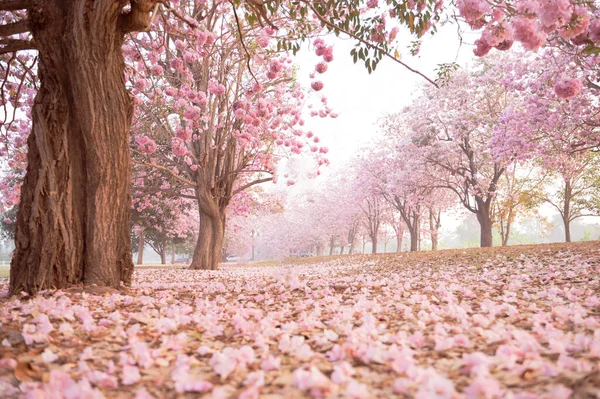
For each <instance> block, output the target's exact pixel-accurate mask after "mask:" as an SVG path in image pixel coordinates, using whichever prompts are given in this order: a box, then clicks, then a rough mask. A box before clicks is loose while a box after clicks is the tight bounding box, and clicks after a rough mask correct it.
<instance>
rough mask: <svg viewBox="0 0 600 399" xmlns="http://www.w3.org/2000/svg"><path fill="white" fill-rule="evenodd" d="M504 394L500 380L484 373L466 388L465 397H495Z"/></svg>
mask: <svg viewBox="0 0 600 399" xmlns="http://www.w3.org/2000/svg"><path fill="white" fill-rule="evenodd" d="M502 394H503V392H502V388H501V387H500V384H499V383H498V381H496V380H495V379H493V378H491V377H486V376H484V375H482V374H479V375H478V376H477V377H476V378H475V380H474V381H473V382H472V383H471V385H469V386H468V387H467V389H465V399H494V398H500V397H502Z"/></svg>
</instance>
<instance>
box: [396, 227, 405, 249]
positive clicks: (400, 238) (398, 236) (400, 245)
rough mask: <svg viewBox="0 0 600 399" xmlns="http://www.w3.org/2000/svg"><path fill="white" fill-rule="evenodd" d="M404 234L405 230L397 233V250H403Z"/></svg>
mask: <svg viewBox="0 0 600 399" xmlns="http://www.w3.org/2000/svg"><path fill="white" fill-rule="evenodd" d="M403 235H404V231H401V232H398V233H397V234H396V252H397V253H400V252H402V236H403Z"/></svg>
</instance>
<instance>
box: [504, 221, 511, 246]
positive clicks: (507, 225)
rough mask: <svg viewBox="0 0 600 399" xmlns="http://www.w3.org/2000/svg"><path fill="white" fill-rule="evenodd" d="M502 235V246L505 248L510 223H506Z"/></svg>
mask: <svg viewBox="0 0 600 399" xmlns="http://www.w3.org/2000/svg"><path fill="white" fill-rule="evenodd" d="M503 230H504V232H503V233H502V246H503V247H506V246H507V245H508V238H509V237H510V222H508V221H507V222H506V228H504V229H503Z"/></svg>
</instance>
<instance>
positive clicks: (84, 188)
mask: <svg viewBox="0 0 600 399" xmlns="http://www.w3.org/2000/svg"><path fill="white" fill-rule="evenodd" d="M163 3H164V4H169V2H168V1H160V2H158V1H155V0H135V1H130V0H119V1H109V0H73V1H65V0H2V1H0V11H3V15H2V16H1V18H2V20H1V21H0V22H2V24H3V25H2V26H1V29H0V37H1V39H0V56H2V65H3V71H5V76H4V79H5V81H6V80H7V79H9V80H10V78H9V76H12V74H13V73H14V71H15V70H18V71H17V74H20V75H33V74H34V73H35V74H36V77H37V78H39V86H38V90H37V94H36V99H35V103H33V104H32V105H31V109H30V110H29V111H30V114H31V118H32V130H31V133H30V134H29V138H28V155H27V164H28V166H27V173H26V176H25V178H24V180H23V185H22V188H21V202H20V206H19V214H18V216H17V222H16V232H17V234H16V242H15V244H16V250H15V256H14V258H13V261H12V263H11V282H10V292H11V293H15V292H19V291H21V290H25V291H27V292H35V291H38V290H40V289H44V288H47V287H65V286H68V285H71V284H77V283H81V282H83V283H86V284H98V285H103V286H109V287H115V288H118V287H119V286H120V284H121V283H122V282H123V283H129V282H130V280H131V275H132V271H133V262H132V260H131V251H130V249H131V244H130V242H129V239H128V237H129V216H130V188H129V184H130V173H131V172H130V169H131V160H130V157H129V148H128V144H129V137H128V133H129V131H130V126H131V116H132V114H133V107H132V105H133V104H132V100H131V98H130V96H129V94H128V92H127V90H126V85H125V80H124V72H125V62H124V58H123V53H122V44H123V42H124V39H125V36H126V35H127V34H128V33H131V32H138V31H146V30H148V29H150V27H151V26H152V22H153V20H159V18H155V17H156V16H157V14H158V13H160V8H159V7H160V4H163ZM241 5H244V6H245V13H244V18H246V19H247V20H249V21H253V22H255V23H259V24H266V25H273V22H272V20H275V21H279V19H278V18H275V17H277V16H281V17H282V20H283V21H284V22H285V21H287V22H289V23H296V25H295V26H293V27H291V28H289V29H285V31H287V32H293V33H294V34H293V35H290V36H291V37H288V38H282V39H281V43H282V46H284V47H285V48H290V49H291V48H293V49H295V50H297V49H298V48H299V45H298V44H297V42H298V40H302V39H305V38H306V37H307V34H308V33H307V32H309V31H311V30H312V29H313V28H314V25H315V24H316V23H318V25H319V26H321V27H323V29H324V31H327V32H333V33H335V34H342V33H345V34H348V35H349V36H351V37H352V38H354V39H355V40H357V41H358V46H357V49H353V53H352V55H353V57H354V60H355V61H358V59H362V60H365V65H366V67H367V69H368V70H369V71H372V70H374V69H375V67H376V66H377V63H378V62H379V61H380V60H381V59H382V58H383V57H384V56H386V57H389V58H390V59H393V60H395V61H396V62H398V63H400V64H403V65H405V64H404V63H403V61H401V60H399V57H396V56H394V50H395V47H394V45H392V42H393V40H394V39H395V37H396V34H397V29H396V28H397V27H391V26H390V25H391V24H390V23H389V21H390V20H391V21H394V22H397V23H399V24H401V25H403V26H406V27H408V29H409V31H410V32H411V33H413V34H416V35H419V36H420V35H423V34H424V33H425V32H427V31H429V30H431V29H432V27H433V26H434V24H435V21H436V20H438V19H439V17H440V12H441V9H442V5H443V3H442V2H441V1H433V0H428V1H425V2H411V3H407V2H405V1H391V2H388V3H386V4H385V5H382V6H381V8H379V7H378V4H377V2H369V4H368V6H367V7H366V8H365V7H363V6H362V2H361V1H358V0H353V1H350V2H346V1H327V2H323V3H318V4H313V3H312V2H309V1H305V0H303V1H299V2H282V3H270V2H269V3H267V4H259V3H257V2H255V1H248V2H243V3H242V2H241V1H234V2H233V6H234V7H238V6H241ZM569 5H570V3H569ZM169 6H170V5H169ZM192 6H193V7H192V9H191V13H192V14H194V15H198V14H199V15H202V14H203V13H204V12H205V11H206V10H207V9H206V8H207V7H208V4H207V2H200V1H198V2H196V3H194V4H192ZM210 6H213V5H212V4H211V5H210ZM216 6H218V4H216ZM458 6H459V11H460V13H461V14H462V15H463V16H464V17H465V18H466V19H467V21H468V22H469V23H471V24H473V25H474V26H482V24H483V23H487V21H485V20H484V18H485V17H487V16H488V15H491V13H492V11H493V10H492V8H494V9H500V10H502V9H503V8H502V7H503V6H501V5H494V7H491V6H489V4H487V2H484V1H481V2H465V1H462V0H461V1H459V2H458ZM592 6H593V5H592ZM592 6H588V8H583V7H578V8H575V10H576V12H577V15H576V16H579V15H581V18H583V19H585V16H586V15H588V11H589V7H592ZM539 8H540V9H541V11H544V10H547V6H540V7H539ZM506 9H507V10H509V9H510V10H513V8H512V7H511V8H506ZM514 9H515V10H516V11H515V13H516V14H521V17H520V18H521V19H523V18H524V17H523V16H522V15H524V14H526V15H527V16H530V15H532V16H533V17H534V18H531V19H532V20H533V22H529V20H528V19H527V20H525V21H523V23H522V25H523V26H525V28H527V27H530V26H531V25H532V24H539V22H538V19H539V21H541V23H542V24H543V25H544V26H545V27H546V28H547V29H546V30H550V31H552V32H555V31H558V32H559V33H560V34H562V35H565V34H574V33H577V34H583V33H585V32H586V30H587V28H589V40H590V41H591V42H592V43H593V42H594V41H595V40H596V39H597V37H596V36H597V35H595V34H596V30H595V25H594V24H590V23H588V24H583V25H584V27H583V29H579V28H577V29H571V20H572V19H573V18H570V17H572V16H573V7H570V8H569V10H570V11H568V12H567V13H561V14H560V15H559V16H558V17H554V19H552V18H547V16H546V15H545V14H544V13H542V12H541V11H540V12H538V10H537V9H536V10H528V9H526V10H522V9H520V8H519V7H516V8H514ZM580 9H581V10H583V11H582V12H580V11H579V10H580ZM22 10H26V12H23V11H22ZM174 11H175V13H174ZM168 13H169V14H168V18H173V19H174V20H177V21H183V22H185V23H188V24H193V21H192V20H190V19H189V18H188V17H186V16H185V15H181V14H179V13H177V12H176V10H174V9H169V11H168ZM392 15H393V17H392V18H388V16H392ZM550 15H551V16H554V15H556V13H554V14H550ZM283 16H286V19H285V20H284V19H283ZM298 16H300V17H302V18H297V17H298ZM307 17H308V18H307ZM510 17H511V18H512V15H511V16H510ZM588 17H589V15H588ZM165 18H167V17H165ZM309 18H310V19H309ZM518 18H519V16H518V15H517V16H515V17H514V18H513V19H512V20H513V21H517V20H518ZM581 18H575V19H576V20H579V19H581ZM307 20H311V21H314V22H315V24H309V23H307ZM587 20H588V22H589V18H588V19H587ZM515 23H516V22H515ZM548 24H554V25H552V29H549V28H548V27H549V26H550V25H548ZM492 25H493V24H492ZM238 26H239V24H238ZM518 27H519V26H517V28H518ZM294 28H297V29H294ZM27 32H30V36H28V35H27ZM519 32H521V33H522V32H523V29H520V30H519V29H517V30H516V33H515V39H517V40H521V41H522V42H523V43H524V44H527V43H528V42H526V41H525V40H524V39H523V38H522V37H521V36H523V37H530V36H532V35H521V36H519V34H520V33H519ZM540 32H542V30H541V26H540V29H539V30H536V31H535V32H534V33H538V36H539V34H540ZM15 35H19V37H18V38H14V37H13V36H15ZM30 39H33V40H30ZM541 42H542V43H541V44H543V40H541ZM483 44H485V45H487V46H491V45H492V43H490V42H489V41H488V42H485V43H483V42H482V44H481V45H480V47H485V45H483ZM497 47H502V44H501V43H499V45H498V46H497ZM504 47H507V46H504ZM530 47H534V46H530ZM29 50H36V51H37V54H38V55H37V58H36V59H35V62H37V64H36V66H34V67H31V66H29V65H25V66H24V65H22V64H20V63H21V62H22V59H19V58H18V57H17V56H14V54H15V53H16V52H18V51H29ZM9 65H10V66H11V68H9V67H8V66H9ZM12 67H14V68H12ZM34 71H35V72H34ZM31 81H32V82H33V81H35V78H32V79H31ZM314 83H315V86H316V87H319V88H321V87H322V84H316V83H317V82H314ZM5 97H6V94H5V93H3V98H2V101H3V105H4V104H6V99H5ZM16 97H19V94H18V93H17V95H16ZM17 103H18V101H17Z"/></svg>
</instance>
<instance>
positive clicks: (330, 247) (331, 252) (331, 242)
mask: <svg viewBox="0 0 600 399" xmlns="http://www.w3.org/2000/svg"><path fill="white" fill-rule="evenodd" d="M334 245H335V236H331V238H330V239H329V256H331V255H333V246H334Z"/></svg>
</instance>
